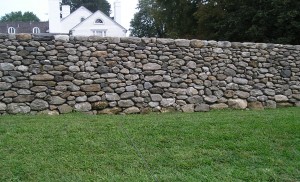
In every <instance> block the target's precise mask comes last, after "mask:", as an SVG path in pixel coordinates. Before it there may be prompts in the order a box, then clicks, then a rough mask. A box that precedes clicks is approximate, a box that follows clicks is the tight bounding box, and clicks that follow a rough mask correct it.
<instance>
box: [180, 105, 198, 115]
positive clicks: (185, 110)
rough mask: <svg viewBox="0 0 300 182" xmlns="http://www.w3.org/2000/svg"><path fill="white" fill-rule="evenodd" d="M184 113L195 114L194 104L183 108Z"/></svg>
mask: <svg viewBox="0 0 300 182" xmlns="http://www.w3.org/2000/svg"><path fill="white" fill-rule="evenodd" d="M181 110H182V112H186V113H191V112H194V111H195V110H194V104H187V105H184V106H182V107H181Z"/></svg>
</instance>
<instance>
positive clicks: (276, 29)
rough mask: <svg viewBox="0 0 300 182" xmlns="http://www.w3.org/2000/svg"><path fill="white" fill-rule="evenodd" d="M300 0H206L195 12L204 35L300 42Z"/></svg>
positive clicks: (261, 40)
mask: <svg viewBox="0 0 300 182" xmlns="http://www.w3.org/2000/svg"><path fill="white" fill-rule="evenodd" d="M299 6H300V1H298V0H206V1H202V3H200V4H199V5H198V10H197V12H196V13H195V14H194V15H195V16H196V18H197V20H198V30H199V35H200V37H201V38H203V39H216V40H229V41H252V42H274V43H286V44H300V10H299Z"/></svg>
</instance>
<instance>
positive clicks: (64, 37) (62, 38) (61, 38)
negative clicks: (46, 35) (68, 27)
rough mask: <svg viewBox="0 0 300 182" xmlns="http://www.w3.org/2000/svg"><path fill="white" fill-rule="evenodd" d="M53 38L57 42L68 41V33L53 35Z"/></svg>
mask: <svg viewBox="0 0 300 182" xmlns="http://www.w3.org/2000/svg"><path fill="white" fill-rule="evenodd" d="M54 39H55V40H56V41H59V42H68V41H69V39H70V37H69V36H68V35H54Z"/></svg>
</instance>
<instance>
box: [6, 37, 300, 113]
mask: <svg viewBox="0 0 300 182" xmlns="http://www.w3.org/2000/svg"><path fill="white" fill-rule="evenodd" d="M299 105H300V46H294V45H279V44H264V43H235V42H216V41H203V40H182V39H178V40H173V39H157V38H128V37H127V38H116V37H106V38H102V37H96V36H91V37H72V36H70V37H69V36H66V35H57V36H55V37H54V36H42V35H30V34H17V35H6V34H0V114H7V113H8V114H19V113H31V114H36V113H47V114H59V113H69V112H72V111H79V112H88V113H92V114H97V113H98V114H101V113H104V114H105V113H107V114H117V113H145V112H150V111H159V112H168V111H175V110H177V111H183V112H198V111H209V110H210V109H222V108H236V109H245V108H256V109H262V108H276V107H281V106H299Z"/></svg>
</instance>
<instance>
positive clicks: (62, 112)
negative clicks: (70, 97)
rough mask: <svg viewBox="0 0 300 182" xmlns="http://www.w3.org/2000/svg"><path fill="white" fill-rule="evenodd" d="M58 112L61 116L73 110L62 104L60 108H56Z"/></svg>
mask: <svg viewBox="0 0 300 182" xmlns="http://www.w3.org/2000/svg"><path fill="white" fill-rule="evenodd" d="M58 111H59V113H61V114H67V113H70V112H72V111H73V108H72V107H71V106H69V105H67V104H63V105H61V106H58Z"/></svg>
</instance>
